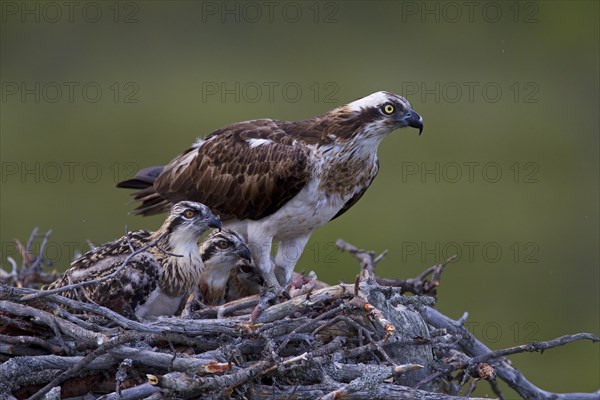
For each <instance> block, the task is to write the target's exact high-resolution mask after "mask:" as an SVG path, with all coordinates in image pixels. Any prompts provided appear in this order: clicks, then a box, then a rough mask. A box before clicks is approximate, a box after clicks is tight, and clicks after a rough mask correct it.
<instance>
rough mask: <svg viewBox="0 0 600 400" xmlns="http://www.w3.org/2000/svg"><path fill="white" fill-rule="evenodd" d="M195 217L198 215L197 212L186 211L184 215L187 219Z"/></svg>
mask: <svg viewBox="0 0 600 400" xmlns="http://www.w3.org/2000/svg"><path fill="white" fill-rule="evenodd" d="M195 215H196V212H195V211H193V210H186V211H185V212H184V213H183V216H184V217H186V218H193V217H194V216H195Z"/></svg>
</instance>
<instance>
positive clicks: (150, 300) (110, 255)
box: [46, 201, 221, 319]
mask: <svg viewBox="0 0 600 400" xmlns="http://www.w3.org/2000/svg"><path fill="white" fill-rule="evenodd" d="M209 227H211V228H220V227H221V222H220V220H219V219H218V217H216V216H215V215H214V214H213V213H212V212H211V211H210V209H209V208H208V207H206V206H205V205H203V204H200V203H194V202H191V201H181V202H179V203H177V204H175V205H174V206H173V207H172V208H171V212H170V213H169V216H168V217H167V219H166V220H165V222H164V223H163V224H162V226H161V227H160V229H159V230H157V231H156V232H149V231H134V232H129V233H128V235H127V236H123V237H121V238H120V239H117V240H115V241H113V242H110V243H107V244H105V245H103V246H99V247H96V248H94V249H93V250H91V251H89V252H87V253H86V254H84V255H83V256H82V257H81V258H79V259H77V260H76V261H74V262H73V263H72V264H71V267H70V268H69V269H68V270H67V271H66V272H65V274H64V275H63V277H62V278H60V279H58V280H56V281H55V282H53V283H51V284H50V285H48V287H47V288H46V289H55V288H58V287H62V286H65V285H69V284H73V283H79V282H85V281H91V280H94V279H98V278H101V277H104V276H107V275H110V274H112V273H113V272H114V271H115V270H116V269H117V268H119V267H120V266H121V265H122V263H123V261H124V260H125V259H126V258H127V256H129V255H130V254H131V253H132V250H131V248H130V244H131V245H132V246H133V249H134V250H136V249H139V248H142V247H144V246H146V245H148V244H150V243H152V242H155V241H156V245H155V246H151V247H149V248H148V249H147V250H145V251H143V252H141V253H139V254H137V255H136V256H134V257H133V258H132V259H130V260H129V262H128V263H127V265H126V266H125V267H124V268H123V269H122V270H121V271H120V272H119V273H118V274H117V275H116V276H114V277H112V278H109V279H107V280H103V281H101V282H98V283H97V284H90V285H86V286H83V287H81V288H78V289H75V290H69V291H65V292H63V293H62V295H63V296H66V297H70V298H74V299H77V298H81V299H82V300H84V301H85V300H87V301H91V302H94V303H97V304H99V305H102V306H105V307H108V308H110V309H112V310H113V311H116V312H118V313H120V314H123V315H125V316H128V317H133V316H135V317H137V318H138V319H142V318H145V319H152V318H156V317H158V316H161V315H164V316H171V315H174V314H175V313H177V312H178V310H180V308H181V307H182V302H185V300H186V299H187V296H188V295H189V294H190V293H191V292H192V291H193V290H194V288H195V287H196V286H197V285H198V282H199V279H200V272H201V270H202V260H201V258H200V253H199V252H198V238H199V237H200V235H201V234H202V233H203V232H204V231H205V230H206V229H208V228H209Z"/></svg>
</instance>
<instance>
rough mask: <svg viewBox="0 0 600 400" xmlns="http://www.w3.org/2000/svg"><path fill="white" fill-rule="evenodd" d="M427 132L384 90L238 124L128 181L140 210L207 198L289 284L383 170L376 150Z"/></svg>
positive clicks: (264, 266)
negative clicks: (322, 108) (322, 233)
mask: <svg viewBox="0 0 600 400" xmlns="http://www.w3.org/2000/svg"><path fill="white" fill-rule="evenodd" d="M407 126H410V127H413V128H418V129H419V134H420V133H421V131H422V130H423V119H422V118H421V117H420V116H419V114H417V113H416V112H414V111H413V110H412V108H411V106H410V103H409V102H408V101H407V100H406V99H405V98H403V97H401V96H398V95H396V94H393V93H389V92H376V93H373V94H371V95H369V96H367V97H364V98H362V99H359V100H356V101H354V102H352V103H350V104H346V105H344V106H341V107H338V108H336V109H334V110H332V111H330V112H328V113H325V114H322V115H319V116H316V117H314V118H311V119H308V120H305V121H297V122H290V121H279V120H272V119H257V120H252V121H246V122H237V123H234V124H231V125H228V126H226V127H224V128H221V129H218V130H216V131H215V132H213V133H211V134H210V135H208V136H207V137H206V138H205V139H204V140H202V139H199V140H198V141H197V142H196V143H195V144H193V145H192V147H190V148H189V149H187V150H186V151H185V152H184V153H182V154H181V155H179V156H177V157H176V158H175V159H173V161H171V162H170V163H169V164H168V165H166V166H165V167H151V168H146V169H143V170H141V171H139V173H138V174H137V175H136V176H135V177H134V178H133V179H130V180H127V181H124V182H120V183H119V184H118V185H117V186H118V187H122V188H132V189H139V191H138V192H136V193H135V194H134V198H135V199H136V200H139V201H141V202H142V204H141V205H140V206H139V207H138V208H137V209H136V212H137V213H138V214H142V215H151V214H156V213H160V212H163V211H165V210H167V209H168V207H169V205H170V204H171V203H173V202H176V201H179V200H193V201H199V202H202V203H204V204H206V205H208V206H209V207H210V208H211V209H212V210H213V211H215V212H216V213H218V214H219V215H220V216H221V219H222V220H223V225H224V226H226V227H227V228H230V229H233V230H235V231H237V232H239V233H241V234H242V235H243V236H244V237H245V238H246V240H247V242H248V244H249V247H250V249H251V250H252V256H253V259H254V261H255V262H256V265H257V266H258V267H259V268H260V269H261V270H262V271H263V272H264V273H265V280H266V282H267V283H268V284H269V285H270V286H271V287H275V288H278V285H277V281H276V280H275V277H274V274H273V272H274V265H273V263H272V261H271V245H272V243H273V242H278V244H279V247H278V251H277V254H276V256H275V265H276V266H277V267H280V268H282V269H283V272H284V273H283V276H284V280H285V282H282V284H285V283H287V282H289V281H290V279H291V275H292V271H293V269H294V266H295V265H296V262H297V261H298V259H299V258H300V255H301V254H302V250H303V249H304V246H305V245H306V243H307V242H308V239H309V237H310V235H311V234H312V232H313V231H314V230H315V229H316V228H318V227H320V226H322V225H325V224H326V223H327V222H329V221H331V220H333V219H335V218H337V217H339V216H340V215H342V214H343V213H345V212H346V211H347V210H348V209H349V208H350V207H352V206H353V205H354V204H355V203H356V202H357V201H358V200H359V199H360V197H361V196H362V195H363V194H364V192H365V191H366V190H367V189H368V187H369V185H370V184H371V182H372V181H373V179H374V178H375V176H376V175H377V172H378V170H379V162H378V160H377V148H378V147H379V143H380V142H381V140H382V139H383V138H384V137H385V136H387V135H388V134H389V133H391V132H392V131H394V130H396V129H399V128H404V127H407Z"/></svg>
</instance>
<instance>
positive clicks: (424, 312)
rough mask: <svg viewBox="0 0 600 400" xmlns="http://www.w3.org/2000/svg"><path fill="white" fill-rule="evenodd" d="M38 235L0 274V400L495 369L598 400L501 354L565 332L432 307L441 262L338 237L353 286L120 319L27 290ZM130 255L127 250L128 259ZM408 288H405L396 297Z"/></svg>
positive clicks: (312, 384) (407, 379)
mask: <svg viewBox="0 0 600 400" xmlns="http://www.w3.org/2000/svg"><path fill="white" fill-rule="evenodd" d="M49 234H50V232H48V233H46V234H45V235H41V236H40V235H38V233H37V230H35V231H34V232H33V233H32V236H31V237H30V239H29V240H28V241H27V243H26V244H25V245H22V244H20V243H19V244H18V248H19V249H20V253H21V256H22V259H23V261H22V263H21V265H18V264H17V262H16V261H14V260H9V264H10V272H6V271H3V272H2V273H1V274H0V279H1V281H2V282H3V283H2V284H0V323H1V325H0V361H3V363H2V364H1V365H0V399H4V398H7V399H13V398H17V399H22V398H31V399H41V398H45V399H51V398H52V399H53V398H57V399H58V398H61V397H62V398H83V397H84V396H86V397H85V398H86V399H93V398H101V399H105V400H108V399H146V398H147V399H168V398H174V397H177V398H186V399H204V398H211V399H220V398H248V399H267V398H268V399H273V398H294V399H317V398H320V399H323V400H327V399H338V398H345V399H369V400H371V399H374V398H386V399H414V398H428V399H440V400H450V399H455V398H457V397H456V396H459V395H460V394H461V393H462V394H467V395H468V396H470V395H471V393H473V391H474V389H475V388H476V385H477V384H478V383H479V382H483V381H487V382H489V383H490V384H491V386H492V389H493V390H494V392H495V393H496V394H497V395H498V397H500V398H503V395H502V394H501V393H500V391H499V389H498V386H497V384H496V379H501V380H503V381H505V382H507V383H508V384H509V386H511V387H512V388H513V389H514V390H515V391H516V392H517V393H518V394H519V395H520V396H522V397H523V398H532V399H598V398H599V396H600V392H596V393H589V394H585V393H584V394H581V393H572V394H554V393H549V392H546V391H543V390H541V389H539V388H537V387H535V386H534V385H533V384H531V383H530V382H529V381H527V380H526V379H525V377H524V376H523V375H522V374H521V373H520V372H519V371H518V370H517V369H515V368H513V367H512V366H510V364H509V363H508V362H507V360H506V358H505V357H506V356H509V355H511V354H516V353H521V352H532V351H544V350H547V349H551V348H553V347H556V346H560V345H564V344H567V343H569V342H571V341H574V340H581V339H588V340H591V341H592V342H596V341H598V338H597V337H596V336H594V335H591V334H575V335H567V336H564V337H561V338H557V339H552V340H548V341H545V342H536V343H531V344H527V345H522V346H516V347H512V348H508V349H501V350H496V351H492V350H490V349H489V348H487V347H486V346H484V345H483V344H482V343H481V342H479V341H478V340H477V339H476V338H475V337H473V335H471V334H470V333H469V332H468V331H467V330H466V329H465V328H464V327H463V324H464V323H465V321H466V318H467V314H466V313H465V315H464V316H463V317H462V318H461V319H459V320H458V321H454V320H452V319H450V318H448V317H446V316H444V315H443V314H441V313H439V311H437V310H436V309H435V308H433V305H434V303H435V300H434V297H435V295H436V288H437V287H438V285H439V284H440V278H441V273H442V271H443V270H444V267H445V266H446V265H447V264H448V262H449V261H451V260H448V261H446V262H445V263H442V264H436V265H434V266H433V267H431V268H429V269H427V270H425V271H424V272H423V273H422V274H420V275H419V276H417V277H416V278H411V279H405V280H400V279H394V280H390V279H381V278H377V277H376V275H375V268H376V266H377V263H378V262H380V261H381V260H382V258H383V256H384V255H385V253H384V254H382V255H380V256H376V255H375V253H373V252H370V251H365V250H361V249H358V248H356V247H354V246H352V245H351V244H349V243H346V242H343V241H339V242H338V246H340V248H341V249H342V250H345V251H348V252H349V253H350V254H352V255H353V256H354V257H355V258H356V259H357V260H358V262H359V264H360V266H361V270H360V273H359V275H358V277H357V280H356V282H355V283H354V284H340V285H334V286H329V287H325V288H322V289H319V290H308V292H307V291H306V290H305V291H298V292H295V295H296V296H295V297H294V298H292V299H291V300H288V301H285V302H283V303H278V304H275V305H273V306H271V307H268V308H266V309H265V310H264V311H263V312H262V313H261V314H260V316H258V318H257V319H256V321H255V323H251V322H250V321H251V313H252V311H253V309H254V308H255V307H256V305H257V303H258V301H259V299H258V297H256V296H254V297H249V298H246V299H240V300H238V301H235V302H232V303H229V304H225V305H222V306H216V307H205V308H203V309H201V310H199V311H196V312H195V313H193V314H192V315H190V316H188V317H186V318H181V317H172V318H160V319H158V320H157V321H153V322H139V321H132V320H130V319H128V318H126V317H124V316H122V315H119V314H117V313H115V312H113V311H111V310H109V309H107V308H104V307H100V306H98V305H96V304H88V303H84V302H81V301H78V300H73V299H68V298H65V297H62V296H61V295H60V293H59V291H45V292H41V291H39V290H37V289H36V288H35V287H36V286H37V285H41V284H44V283H48V282H49V281H51V280H52V278H55V276H54V275H52V274H48V273H46V272H44V269H43V266H44V265H47V264H49V262H47V260H44V259H43V258H42V257H41V256H40V255H39V254H38V255H36V254H32V252H31V248H32V243H33V242H34V240H36V239H39V238H41V240H42V246H41V247H42V248H43V245H44V243H45V242H46V241H47V240H48V236H49ZM135 253H136V250H135V249H132V253H131V257H133V256H134V254H135ZM405 293H412V294H414V295H413V296H405Z"/></svg>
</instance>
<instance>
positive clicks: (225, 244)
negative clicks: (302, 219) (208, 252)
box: [217, 240, 230, 249]
mask: <svg viewBox="0 0 600 400" xmlns="http://www.w3.org/2000/svg"><path fill="white" fill-rule="evenodd" d="M217 246H219V248H220V249H226V248H228V247H229V246H230V243H229V242H226V241H224V240H221V241H220V242H217Z"/></svg>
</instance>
